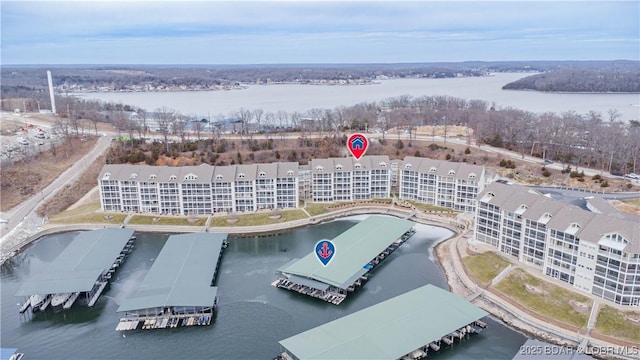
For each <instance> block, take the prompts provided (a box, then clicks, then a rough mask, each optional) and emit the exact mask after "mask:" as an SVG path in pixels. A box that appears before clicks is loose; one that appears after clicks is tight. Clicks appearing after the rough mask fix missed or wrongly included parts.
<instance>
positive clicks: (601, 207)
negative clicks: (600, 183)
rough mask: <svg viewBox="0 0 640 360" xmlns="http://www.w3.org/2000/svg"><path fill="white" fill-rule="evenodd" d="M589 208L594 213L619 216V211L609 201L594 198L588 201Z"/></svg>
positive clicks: (597, 197)
mask: <svg viewBox="0 0 640 360" xmlns="http://www.w3.org/2000/svg"><path fill="white" fill-rule="evenodd" d="M587 208H588V209H589V210H591V211H593V212H594V213H598V214H606V215H612V214H617V213H618V212H619V210H618V209H617V208H616V207H615V206H613V205H611V204H610V203H609V202H608V201H607V200H605V199H603V198H601V197H599V196H594V197H592V198H588V199H587Z"/></svg>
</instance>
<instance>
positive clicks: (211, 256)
mask: <svg viewBox="0 0 640 360" xmlns="http://www.w3.org/2000/svg"><path fill="white" fill-rule="evenodd" d="M226 244H227V234H213V233H194V234H181V235H172V236H171V237H169V239H168V240H167V242H166V243H165V245H164V247H163V248H162V250H161V251H160V254H158V256H157V257H156V260H155V261H154V263H153V265H152V266H151V269H149V272H148V273H147V276H146V277H145V278H144V280H143V282H142V284H140V286H139V287H138V289H136V291H134V293H133V295H132V296H130V297H128V298H127V299H124V300H123V301H122V303H121V305H120V307H119V308H118V312H123V313H124V317H123V318H121V319H120V321H119V323H118V325H117V326H116V331H129V330H136V329H142V330H148V329H165V328H174V327H178V326H205V325H210V324H211V322H212V321H213V318H214V316H215V310H216V306H217V298H216V296H217V290H218V288H217V287H215V286H214V285H215V279H216V276H217V272H218V267H219V264H220V258H221V256H222V250H223V249H224V248H225V247H226Z"/></svg>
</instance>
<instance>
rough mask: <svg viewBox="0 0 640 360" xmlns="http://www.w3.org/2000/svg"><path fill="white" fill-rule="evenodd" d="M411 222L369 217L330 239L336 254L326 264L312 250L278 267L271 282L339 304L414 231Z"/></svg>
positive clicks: (280, 286)
mask: <svg viewBox="0 0 640 360" xmlns="http://www.w3.org/2000/svg"><path fill="white" fill-rule="evenodd" d="M414 225H415V223H414V222H412V221H408V220H403V219H398V218H394V217H390V216H375V215H373V216H369V217H367V218H366V219H364V220H363V221H361V222H360V223H358V224H356V225H355V226H353V227H352V228H350V229H349V230H347V231H345V232H343V233H342V234H340V235H338V236H337V237H336V238H334V239H333V240H332V242H333V244H334V245H335V248H336V253H335V255H334V258H333V259H332V260H331V262H330V263H329V265H328V266H326V267H325V266H324V265H323V264H322V263H320V261H319V260H318V259H317V258H316V254H314V252H313V251H312V252H311V253H310V254H309V255H307V256H305V257H303V258H302V259H293V260H291V261H290V262H288V263H287V264H285V265H284V266H282V267H281V268H279V269H278V270H277V274H278V278H277V279H276V281H274V282H273V283H272V285H273V286H276V287H279V288H284V289H287V290H292V291H296V292H299V293H301V294H304V295H308V296H312V297H316V298H319V299H322V300H324V301H327V302H330V303H333V304H336V305H338V304H340V303H341V302H342V301H343V300H344V299H345V298H346V297H347V294H348V293H349V292H352V291H355V289H357V288H358V287H360V286H362V285H363V284H364V282H366V281H367V280H368V278H369V272H370V271H371V270H373V269H374V268H375V267H376V266H377V265H379V264H380V263H381V262H382V261H383V260H384V259H386V258H387V257H388V256H389V255H390V254H391V253H392V252H393V251H395V250H396V249H397V248H398V247H400V245H402V244H403V243H404V242H405V241H406V240H407V239H409V238H410V237H411V236H412V235H413V234H414V233H415V230H414V229H413V226H414Z"/></svg>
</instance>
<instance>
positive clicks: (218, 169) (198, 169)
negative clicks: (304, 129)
mask: <svg viewBox="0 0 640 360" xmlns="http://www.w3.org/2000/svg"><path fill="white" fill-rule="evenodd" d="M290 170H291V171H293V176H294V177H297V176H298V170H299V166H298V163H296V162H282V163H268V164H245V165H229V166H211V165H209V164H201V165H197V166H149V165H131V164H117V165H116V164H107V165H105V166H104V167H103V168H102V171H101V172H100V175H99V176H98V179H99V180H103V179H109V180H119V181H127V180H134V181H139V182H145V181H151V182H158V183H168V182H173V183H210V182H220V181H222V182H233V181H235V180H255V179H256V178H257V176H258V174H259V173H260V172H261V171H264V172H265V174H266V177H267V178H269V179H275V178H286V177H290V175H289V174H288V172H289V171H290ZM240 173H243V174H244V175H245V177H244V178H243V179H240V178H238V177H237V175H238V174H240ZM189 174H193V175H195V176H196V177H197V179H195V180H185V177H186V176H187V175H189ZM218 175H222V179H220V180H218V179H216V177H217V176H218ZM174 176H175V179H173V177H174Z"/></svg>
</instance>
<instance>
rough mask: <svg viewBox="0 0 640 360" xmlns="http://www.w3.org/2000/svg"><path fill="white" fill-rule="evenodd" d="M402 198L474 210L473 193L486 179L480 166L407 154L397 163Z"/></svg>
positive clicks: (476, 191)
mask: <svg viewBox="0 0 640 360" xmlns="http://www.w3.org/2000/svg"><path fill="white" fill-rule="evenodd" d="M398 171H399V172H400V181H399V184H400V188H399V196H400V199H403V200H413V201H417V202H421V203H426V204H431V205H437V206H442V207H447V208H451V209H454V210H460V211H467V212H475V203H476V196H477V195H478V193H479V192H480V191H482V190H483V189H484V186H485V184H486V182H487V181H488V178H487V175H486V174H485V170H484V167H483V166H479V165H470V164H467V163H460V162H449V161H441V160H434V159H429V158H421V157H415V156H407V157H406V158H405V159H404V161H403V162H402V164H401V165H400V169H398Z"/></svg>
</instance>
